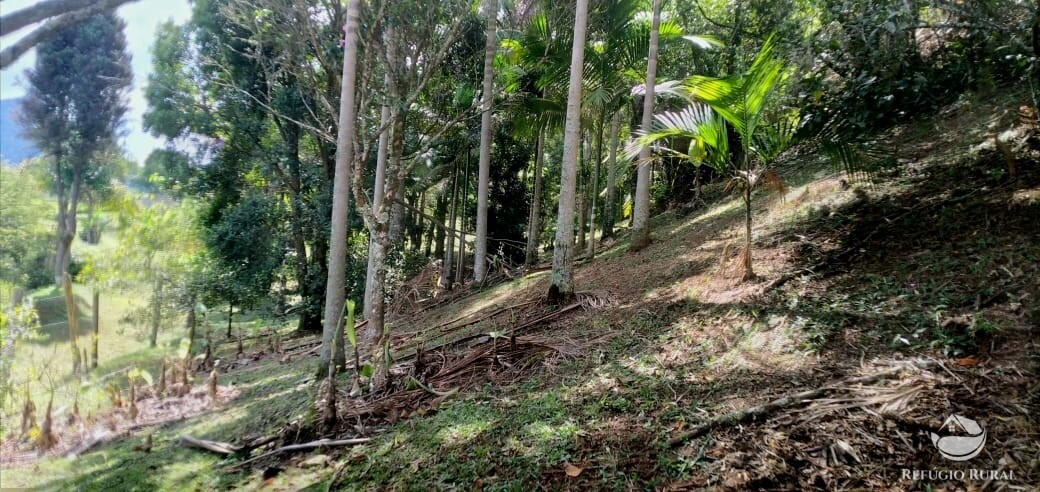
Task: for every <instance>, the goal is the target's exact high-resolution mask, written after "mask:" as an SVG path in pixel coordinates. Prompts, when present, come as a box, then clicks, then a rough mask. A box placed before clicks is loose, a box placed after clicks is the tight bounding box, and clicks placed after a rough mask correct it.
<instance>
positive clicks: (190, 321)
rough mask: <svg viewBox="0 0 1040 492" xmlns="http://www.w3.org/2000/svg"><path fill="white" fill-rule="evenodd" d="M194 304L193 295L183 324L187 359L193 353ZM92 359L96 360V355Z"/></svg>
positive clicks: (195, 322)
mask: <svg viewBox="0 0 1040 492" xmlns="http://www.w3.org/2000/svg"><path fill="white" fill-rule="evenodd" d="M195 302H196V301H195V296H194V295H193V296H191V299H190V300H189V301H188V316H187V321H186V322H185V324H186V325H188V354H187V355H186V356H185V357H186V358H188V359H190V358H191V354H192V352H194V351H195V326H196V325H197V324H198V318H197V317H196V314H195ZM94 359H95V360H96V359H97V356H96V355H95V356H94Z"/></svg>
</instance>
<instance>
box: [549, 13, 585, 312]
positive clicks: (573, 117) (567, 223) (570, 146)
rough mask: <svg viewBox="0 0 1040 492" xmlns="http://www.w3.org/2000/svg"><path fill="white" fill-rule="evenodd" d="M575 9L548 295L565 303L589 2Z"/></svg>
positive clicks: (570, 288) (569, 293)
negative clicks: (558, 203) (557, 208)
mask: <svg viewBox="0 0 1040 492" xmlns="http://www.w3.org/2000/svg"><path fill="white" fill-rule="evenodd" d="M574 10H575V12H574V40H573V44H572V46H571V71H570V81H569V85H568V89H567V122H566V125H565V127H564V134H563V162H562V165H561V172H560V207H559V213H558V214H557V216H556V238H555V240H554V241H553V268H552V284H551V285H550V286H549V292H548V294H547V298H548V300H549V301H550V302H566V301H568V300H570V298H571V297H573V296H574V191H575V190H574V187H575V186H574V185H575V181H576V178H577V172H578V146H579V145H581V75H582V68H583V67H584V63H585V28H586V23H587V21H588V12H589V2H588V0H577V4H576V6H575V9H574Z"/></svg>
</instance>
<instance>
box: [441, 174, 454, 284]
mask: <svg viewBox="0 0 1040 492" xmlns="http://www.w3.org/2000/svg"><path fill="white" fill-rule="evenodd" d="M453 166H454V169H453V170H452V178H453V179H452V187H451V213H450V214H449V219H448V229H449V230H448V231H447V232H446V235H447V239H446V240H445V243H446V244H445V248H444V262H443V264H442V265H441V267H442V271H441V279H440V285H439V286H438V287H440V288H442V289H447V290H451V289H452V287H453V286H454V284H455V282H454V279H455V269H454V268H452V262H453V260H454V258H455V233H454V232H453V231H452V230H453V229H455V218H456V216H457V215H458V210H459V165H458V163H457V162H456V163H455V164H454V165H453Z"/></svg>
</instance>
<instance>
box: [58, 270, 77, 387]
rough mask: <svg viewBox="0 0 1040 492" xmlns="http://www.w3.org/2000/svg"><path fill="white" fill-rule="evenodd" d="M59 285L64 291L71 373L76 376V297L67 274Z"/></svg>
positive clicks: (70, 278) (62, 277)
mask: <svg viewBox="0 0 1040 492" xmlns="http://www.w3.org/2000/svg"><path fill="white" fill-rule="evenodd" d="M61 285H62V288H63V289H64V291H65V312H66V316H67V318H68V323H69V349H70V350H71V351H72V373H73V374H76V373H78V372H79V369H80V358H79V349H78V348H77V347H76V343H77V342H78V340H79V317H78V316H76V297H75V295H74V294H73V293H72V277H70V276H69V274H68V273H66V274H63V275H62V276H61Z"/></svg>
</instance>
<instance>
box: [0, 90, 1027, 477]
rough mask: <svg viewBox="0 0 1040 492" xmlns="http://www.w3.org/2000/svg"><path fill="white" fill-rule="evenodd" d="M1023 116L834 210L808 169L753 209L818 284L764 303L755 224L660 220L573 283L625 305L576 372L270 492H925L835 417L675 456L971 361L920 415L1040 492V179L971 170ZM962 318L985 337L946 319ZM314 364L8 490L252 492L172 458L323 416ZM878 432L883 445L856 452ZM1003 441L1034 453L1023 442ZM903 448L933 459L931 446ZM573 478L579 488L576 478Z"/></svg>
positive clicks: (779, 263) (901, 139)
mask: <svg viewBox="0 0 1040 492" xmlns="http://www.w3.org/2000/svg"><path fill="white" fill-rule="evenodd" d="M1015 104H1017V101H1014V100H1012V99H1009V100H1004V101H999V102H997V103H987V104H977V105H972V106H969V107H966V108H960V109H953V110H951V111H950V112H948V113H946V114H943V115H941V116H939V117H937V118H936V119H934V120H930V121H926V122H921V123H918V124H915V125H914V126H912V127H907V128H901V129H897V130H896V131H894V132H893V133H892V134H891V135H890V138H891V141H892V142H895V143H897V144H898V145H900V146H901V147H902V149H901V150H902V152H901V157H902V160H903V164H904V166H905V167H904V171H902V172H900V173H898V174H895V173H893V174H890V175H887V176H883V179H881V180H880V181H879V182H878V183H877V184H876V185H873V186H856V187H854V188H853V189H852V190H848V191H841V190H840V189H839V186H838V180H837V178H836V177H833V176H831V175H830V174H828V173H827V172H826V171H819V172H814V171H807V172H803V173H799V174H800V175H799V176H793V177H791V181H790V183H789V184H790V185H791V186H790V187H791V189H790V190H789V192H788V193H787V200H786V201H785V202H783V203H776V202H772V201H770V200H769V199H767V198H765V197H762V198H759V199H758V200H757V203H758V211H757V212H756V247H757V249H756V251H755V258H756V269H757V272H758V273H759V275H761V276H762V277H763V279H764V280H763V283H764V282H765V281H767V280H769V279H772V278H775V277H776V276H778V275H779V274H780V273H782V272H785V271H789V270H793V269H797V268H804V267H814V268H813V270H814V271H815V272H816V273H817V274H819V275H817V276H809V275H806V276H803V277H799V278H796V279H794V280H792V281H791V282H789V283H788V284H787V285H785V286H784V287H783V288H781V289H777V290H775V291H772V292H769V293H766V294H762V293H761V292H760V288H761V287H762V283H759V284H755V285H752V286H747V285H744V284H740V283H739V282H737V281H736V280H735V279H734V277H735V276H736V274H735V273H733V272H732V269H733V268H735V264H736V258H735V252H734V251H733V248H732V247H730V246H729V245H730V244H731V243H738V242H739V239H740V236H739V231H740V224H741V222H740V209H739V206H738V203H737V202H736V201H733V200H728V199H723V200H721V201H720V202H718V203H717V204H715V205H714V206H713V207H711V208H709V209H707V210H705V211H703V213H700V214H699V215H697V214H695V215H692V216H689V217H685V218H680V217H675V216H674V215H671V214H664V215H662V216H660V217H657V218H656V219H655V222H654V231H655V243H654V244H653V245H652V246H651V247H649V248H648V249H646V250H644V251H642V252H640V253H637V254H629V253H626V252H625V250H626V246H627V245H626V244H625V242H624V241H621V242H619V243H617V244H615V245H613V246H612V247H610V248H609V249H607V250H606V251H604V252H603V253H602V254H601V255H600V257H599V259H597V260H596V261H595V262H593V263H591V264H588V265H585V266H583V267H581V268H579V270H578V274H577V280H578V285H579V288H589V289H592V288H594V289H599V290H605V291H607V292H609V293H610V294H611V296H612V297H613V298H614V300H615V304H614V305H613V306H612V307H609V308H603V309H599V310H594V311H589V312H585V313H583V314H580V315H577V316H574V317H571V318H568V319H567V320H566V322H565V323H559V324H558V325H556V326H553V327H552V329H551V330H549V331H546V332H543V333H542V335H543V336H552V337H559V338H567V339H573V340H576V341H577V342H578V343H579V344H580V345H581V346H582V347H583V352H582V356H580V357H573V358H561V359H550V360H546V361H545V363H544V364H543V365H541V366H540V369H537V370H536V371H535V372H534V373H533V374H531V376H530V377H528V378H526V379H524V380H522V381H521V382H519V383H517V384H516V385H512V386H496V385H492V384H487V385H485V386H484V387H483V388H482V389H480V390H478V391H475V392H470V393H466V394H463V395H460V396H459V397H457V398H455V399H453V400H449V401H447V402H445V403H444V404H442V405H440V406H439V407H438V408H436V410H435V411H429V412H427V414H426V415H423V416H413V417H412V418H409V419H407V420H405V421H403V422H401V423H398V424H396V425H390V426H388V427H387V428H386V430H385V432H381V433H379V434H377V436H376V439H375V440H374V441H373V442H372V443H370V444H368V445H365V446H359V447H357V448H353V449H350V450H341V451H338V452H336V453H332V454H331V456H330V457H329V461H328V464H329V465H335V466H321V465H322V460H321V459H317V460H315V459H313V457H311V459H307V458H309V456H306V455H302V456H293V457H288V458H287V459H286V461H284V462H282V463H281V464H280V466H281V467H283V468H284V469H285V470H284V471H283V472H282V473H280V474H279V475H278V476H277V477H276V478H274V479H273V480H271V481H269V482H268V483H266V485H267V486H268V488H272V489H275V490H299V489H304V488H307V487H314V488H324V487H325V486H326V485H327V484H328V483H329V482H330V481H331V480H333V475H334V474H337V483H336V486H337V487H338V488H344V489H352V490H353V489H357V490H370V489H388V488H389V489H401V490H408V489H419V488H423V489H430V488H434V489H444V488H470V487H473V488H487V489H491V490H522V489H526V488H530V486H531V484H534V483H538V484H541V485H543V486H545V487H548V488H567V487H581V488H594V489H630V488H665V487H678V488H683V487H687V488H689V487H692V488H699V487H707V488H717V487H732V488H762V487H766V488H770V487H774V488H775V487H794V488H804V487H809V486H811V487H820V488H846V487H868V488H877V487H893V488H905V487H912V486H919V485H920V484H917V485H914V484H907V483H900V482H899V481H898V473H899V472H898V468H899V467H901V466H906V467H909V468H936V467H947V466H948V465H949V462H945V463H944V462H942V461H941V459H938V458H936V457H935V456H934V452H929V453H922V452H920V450H921V449H930V448H929V446H930V444H928V443H927V442H925V445H924V446H917V447H916V448H914V449H917V451H913V450H910V451H908V450H907V446H905V445H904V443H905V441H901V440H900V439H898V438H896V437H894V436H893V435H892V434H893V433H892V432H885V431H884V426H882V425H881V424H882V423H879V422H877V421H871V420H870V416H869V415H868V414H866V413H865V412H855V411H851V410H843V411H840V412H833V413H832V414H828V415H825V416H822V417H819V420H818V421H816V422H813V424H812V426H811V427H810V428H807V427H806V424H804V423H801V424H800V423H798V420H797V418H795V417H797V416H798V415H797V414H795V415H790V414H785V413H783V412H781V413H778V414H777V415H776V416H775V417H776V418H775V419H774V420H773V421H767V422H764V423H753V424H748V425H745V426H742V427H738V428H723V429H720V430H718V431H717V432H716V433H715V434H713V435H709V436H707V437H706V438H701V439H698V440H694V441H693V442H691V443H689V444H687V445H685V446H682V447H679V448H677V449H670V448H668V447H667V446H666V445H665V442H666V441H667V439H668V438H669V437H671V436H673V435H674V434H676V433H677V432H679V431H680V430H682V429H685V428H688V427H689V426H690V425H693V424H696V423H697V422H701V421H703V420H704V419H705V418H707V417H710V416H713V415H717V414H721V413H723V412H726V411H730V410H734V409H739V408H744V407H747V406H749V405H754V404H760V403H763V402H765V401H768V400H770V399H773V398H776V397H778V396H782V395H784V394H788V393H792V392H796V391H801V390H804V389H807V388H813V387H818V386H819V385H821V384H824V383H826V382H830V381H833V380H834V379H836V378H839V377H841V376H842V375H845V374H855V373H857V371H859V370H861V369H862V368H863V366H864V365H866V366H884V365H885V364H886V363H888V362H889V361H892V360H896V359H900V358H903V357H905V356H908V355H925V356H930V357H936V358H940V359H943V360H949V359H947V357H948V356H954V355H957V356H960V355H967V354H971V355H973V356H974V357H975V359H972V360H977V361H982V363H981V364H980V365H979V369H977V370H976V369H972V368H966V369H959V370H958V374H959V376H960V377H961V378H962V380H963V383H962V384H963V387H964V388H966V390H965V389H961V388H960V385H957V386H956V387H948V386H944V385H941V384H938V383H933V384H932V385H931V386H929V389H927V390H924V392H923V393H920V394H919V396H918V397H917V398H916V400H915V401H919V402H922V403H921V406H923V407H925V410H928V412H925V413H927V415H929V416H932V417H939V418H942V417H944V416H945V414H946V413H948V412H951V411H965V412H966V413H969V414H972V415H985V416H986V417H988V419H989V420H988V422H987V426H988V430H989V431H990V432H991V435H992V436H994V438H993V439H992V443H991V444H989V445H988V446H987V449H986V451H985V452H984V454H983V455H982V456H981V457H980V458H978V459H977V460H976V461H975V463H977V464H978V466H980V467H983V468H988V467H995V463H996V460H997V459H998V458H1001V457H1002V456H1003V458H1004V459H1005V463H1007V462H1008V461H1010V462H1011V464H1010V465H1008V466H1012V467H1013V468H1014V469H1016V470H1018V472H1019V475H1018V476H1019V482H1018V484H1019V485H1022V484H1029V483H1032V484H1035V483H1037V480H1038V476H1037V473H1038V469H1037V467H1038V463H1037V462H1036V461H1035V458H1034V459H1033V461H1030V460H1029V456H1034V457H1035V456H1036V453H1037V452H1040V448H1037V444H1036V443H1037V442H1038V441H1040V439H1037V436H1038V434H1037V429H1038V427H1040V422H1038V418H1040V417H1038V415H1040V401H1038V399H1037V396H1036V393H1035V387H1033V386H1035V377H1036V376H1035V375H1036V364H1035V360H1036V359H1035V358H1036V354H1037V348H1036V346H1035V340H1036V332H1035V330H1036V326H1038V325H1040V310H1038V309H1037V306H1036V303H1035V299H1037V298H1038V297H1037V296H1040V291H1038V289H1040V287H1038V286H1037V284H1036V283H1035V282H1032V281H1030V279H1035V278H1037V277H1038V276H1040V267H1038V265H1040V251H1038V250H1037V249H1036V247H1035V246H1036V244H1037V243H1036V240H1037V238H1038V237H1040V229H1038V227H1040V226H1038V224H1036V223H1035V222H1036V221H1035V217H1037V216H1038V214H1040V203H1037V201H1036V200H1035V198H1034V199H1032V200H1033V201H1032V202H1030V201H1029V200H1030V198H1029V197H1030V196H1033V195H1036V194H1037V193H1038V192H1037V190H1040V169H1037V168H1038V164H1037V162H1036V161H1035V160H1034V161H1032V162H1024V163H1020V168H1019V172H1020V174H1021V176H1020V181H1019V182H1018V183H1017V184H1010V183H1009V182H1008V181H1007V180H1006V179H1005V178H1003V177H1001V176H1000V175H999V170H1000V168H1001V167H1002V163H1001V161H1000V160H999V158H997V157H996V154H995V153H994V152H992V151H986V150H983V151H976V150H973V149H972V146H974V145H976V144H978V143H980V142H982V141H983V139H984V132H985V131H987V130H988V128H987V127H986V126H985V124H979V122H987V121H990V119H991V118H993V119H999V116H1000V114H1001V113H1002V111H1004V109H1005V108H1007V107H1009V106H1010V107H1014V105H1015ZM810 167H811V166H810ZM723 257H725V259H724V260H720V258H723ZM545 277H546V275H545V273H544V272H542V273H538V274H534V275H532V276H530V277H527V278H525V279H522V280H520V281H518V282H513V283H511V284H507V285H504V286H499V287H496V288H494V289H491V290H489V291H487V292H484V293H481V294H479V295H477V296H473V297H471V298H469V299H464V300H461V301H458V302H457V303H453V304H451V305H448V306H446V307H443V308H440V309H439V310H437V311H435V312H432V313H429V315H428V317H427V318H426V320H425V323H423V324H425V325H427V326H428V325H430V324H433V323H434V322H436V321H443V320H445V319H450V318H454V317H456V316H460V315H462V314H465V313H467V312H479V311H486V310H488V309H492V308H494V307H495V306H497V305H501V303H503V302H509V303H513V302H516V300H519V299H527V298H532V297H534V296H537V295H540V294H542V293H543V292H544V290H545V288H546V278H545ZM991 299H992V300H993V301H992V302H990V300H991ZM958 316H968V317H969V318H970V319H972V320H974V322H973V323H972V326H971V327H970V328H968V327H964V326H960V325H959V324H958V323H957V322H948V321H949V320H951V319H957V317H958ZM420 326H421V325H420ZM420 326H417V327H416V328H419V327H420ZM480 329H483V327H481V328H480ZM311 360H312V359H307V358H305V359H300V360H298V361H294V362H292V363H289V364H280V363H278V362H277V361H276V360H274V359H265V360H263V361H261V362H259V363H256V364H254V365H251V366H246V368H244V369H242V370H237V371H234V372H232V373H231V374H230V375H228V376H227V377H226V379H225V380H224V382H226V381H232V382H234V383H235V385H236V386H238V387H239V389H241V390H242V394H241V395H240V397H239V398H238V399H237V400H236V401H234V402H231V403H229V404H227V405H225V406H224V407H223V408H220V409H216V410H213V411H211V412H210V413H208V414H206V415H204V416H202V417H198V418H193V419H190V420H188V421H185V422H180V423H176V424H173V425H170V426H167V427H165V428H161V429H154V430H146V431H144V432H145V433H149V432H151V433H153V434H154V437H155V440H154V442H155V446H154V448H153V450H152V452H151V453H150V454H142V453H139V452H135V451H132V450H131V446H133V445H135V444H137V443H139V442H140V441H141V439H142V434H138V435H136V436H134V437H132V438H129V439H126V440H124V441H122V442H118V443H115V444H113V445H110V446H107V447H104V448H102V449H101V450H99V451H96V452H93V453H90V454H88V455H86V456H84V457H82V458H81V459H79V460H78V461H76V462H72V461H68V460H64V459H46V460H43V461H41V462H40V463H39V464H38V465H35V466H31V467H22V468H15V469H8V470H5V471H4V473H3V475H2V480H3V482H4V483H3V485H4V486H22V485H35V486H43V487H44V488H55V489H57V488H67V487H69V486H70V485H78V486H83V487H85V488H87V489H91V490H95V489H96V490H105V489H139V490H153V489H166V490H191V489H211V488H226V487H241V488H256V487H259V486H261V485H262V484H264V482H263V481H262V478H261V471H262V470H263V469H264V468H265V467H264V466H259V467H258V468H256V469H255V470H253V471H251V472H237V473H234V472H231V471H229V470H227V469H226V468H223V467H222V466H220V465H221V463H219V462H218V459H217V458H214V457H212V456H211V455H209V454H206V453H203V452H198V451H190V450H185V449H183V448H181V447H179V446H178V444H177V442H176V438H177V436H178V435H180V434H191V435H194V436H196V437H202V438H210V439H217V440H234V439H236V438H242V437H245V436H250V435H263V434H266V433H269V432H272V431H274V430H276V429H278V428H279V427H280V426H281V425H283V424H284V423H285V422H287V421H291V420H294V419H307V418H310V412H311V410H310V409H311V408H312V405H311V402H312V401H313V389H311V388H310V387H309V386H308V385H306V384H301V383H304V382H305V379H306V377H305V376H306V375H307V374H309V373H310V369H311V368H310V365H311V364H312V362H311ZM1012 368H1013V369H1012ZM1015 372H1019V373H1021V374H1019V375H1018V376H1016V375H1015ZM983 378H986V381H984V380H983ZM979 381H983V383H984V384H983V385H981V386H980V385H977V383H978V382H979ZM1030 381H1033V382H1032V383H1030ZM1029 388H1033V389H1032V391H1033V393H1027V391H1029ZM969 391H970V392H971V394H969V393H968V392H969ZM1030 395H1031V396H1030ZM923 402H927V404H925V403H923ZM923 411H924V410H921V409H920V408H917V409H914V410H913V411H912V412H911V413H913V412H917V413H913V415H914V416H915V417H916V416H920V415H919V414H920V413H921V412H923ZM792 418H793V419H794V422H792ZM849 422H853V423H855V425H852V424H849ZM857 425H858V426H859V427H857ZM843 426H844V427H843ZM875 426H876V427H875ZM864 429H867V430H868V432H867V434H873V435H874V436H875V437H874V439H873V440H870V439H866V440H865V439H864V438H862V437H860V436H859V435H858V434H859V433H863V430H864ZM857 431H858V432H857ZM908 435H909V434H908ZM1012 436H1014V437H1016V438H1018V439H1019V440H1020V441H1021V440H1024V442H1025V444H1022V443H1021V442H1020V443H1019V444H1017V445H1013V444H1014V442H1012V441H1013V440H1012V439H1011V437H1012ZM911 437H912V438H913V440H914V441H913V442H914V444H915V446H916V445H919V444H920V443H919V442H918V441H917V440H916V439H917V437H920V436H911ZM834 439H842V440H843V441H847V442H851V443H853V445H854V447H855V448H856V449H858V453H859V456H860V457H861V459H862V460H863V463H862V464H855V465H852V466H849V465H848V464H846V463H841V462H836V463H831V462H829V461H828V459H827V457H826V456H824V458H823V462H822V464H821V463H820V462H818V461H813V460H811V459H810V460H809V461H805V460H803V458H804V457H805V456H807V454H806V453H807V452H808V451H806V450H811V449H814V448H816V447H820V446H823V447H826V446H829V445H830V443H831V442H833V440H834ZM925 439H926V438H925ZM875 441H876V442H875ZM906 444H909V443H906ZM1023 446H1024V447H1023ZM1023 450H1025V451H1026V452H1025V453H1024V455H1023V452H1022V451H1023ZM305 459H307V460H306V462H304V460H305ZM568 464H574V465H576V466H579V467H580V468H582V470H583V471H582V473H581V475H580V476H579V477H577V478H571V477H568V476H567V475H566V474H565V470H566V467H567V465H568ZM991 465H992V466H991ZM37 467H38V468H37ZM40 471H45V472H46V473H40ZM41 477H47V478H46V479H43V480H41Z"/></svg>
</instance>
